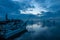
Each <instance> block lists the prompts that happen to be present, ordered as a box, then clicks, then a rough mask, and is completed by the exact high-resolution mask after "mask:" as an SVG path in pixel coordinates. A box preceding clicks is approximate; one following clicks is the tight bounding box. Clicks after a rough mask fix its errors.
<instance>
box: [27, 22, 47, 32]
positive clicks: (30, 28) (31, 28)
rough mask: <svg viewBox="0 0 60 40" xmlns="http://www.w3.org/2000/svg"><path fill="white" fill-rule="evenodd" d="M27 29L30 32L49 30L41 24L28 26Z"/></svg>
mask: <svg viewBox="0 0 60 40" xmlns="http://www.w3.org/2000/svg"><path fill="white" fill-rule="evenodd" d="M26 29H27V30H28V31H29V32H41V31H44V30H46V29H47V27H42V24H41V23H38V24H33V25H27V27H26Z"/></svg>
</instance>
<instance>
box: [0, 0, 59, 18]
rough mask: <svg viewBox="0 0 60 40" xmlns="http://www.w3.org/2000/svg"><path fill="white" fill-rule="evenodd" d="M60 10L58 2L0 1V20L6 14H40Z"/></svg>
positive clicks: (54, 0)
mask: <svg viewBox="0 0 60 40" xmlns="http://www.w3.org/2000/svg"><path fill="white" fill-rule="evenodd" d="M58 10H60V0H0V18H2V17H5V15H6V14H8V15H10V14H33V15H37V14H42V13H41V12H42V11H44V12H47V11H49V12H50V11H51V12H55V11H58Z"/></svg>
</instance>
